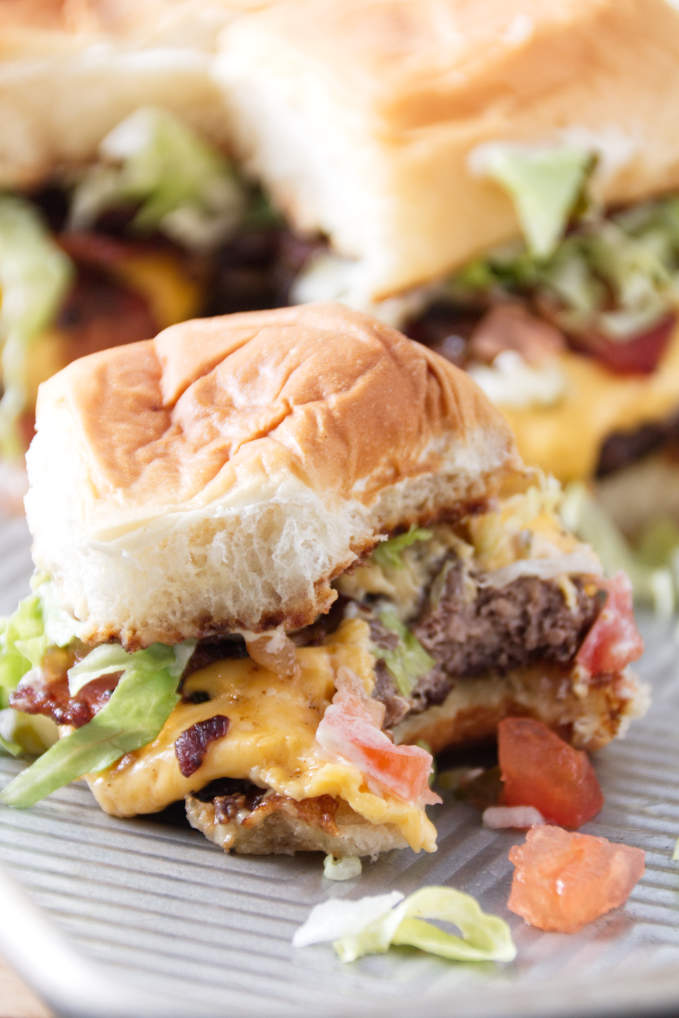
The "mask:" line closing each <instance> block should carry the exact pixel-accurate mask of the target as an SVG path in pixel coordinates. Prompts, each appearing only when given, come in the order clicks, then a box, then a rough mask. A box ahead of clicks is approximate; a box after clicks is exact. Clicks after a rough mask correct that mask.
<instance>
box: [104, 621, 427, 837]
mask: <svg viewBox="0 0 679 1018" xmlns="http://www.w3.org/2000/svg"><path fill="white" fill-rule="evenodd" d="M297 660H298V663H299V673H298V675H297V676H296V677H294V678H288V679H284V680H283V679H280V678H279V677H278V676H276V675H275V674H274V673H273V672H271V671H268V670H267V669H265V668H262V667H260V666H259V665H257V664H255V662H254V661H251V660H250V659H249V658H243V659H238V660H225V661H218V662H216V663H215V664H213V665H210V666H209V667H207V668H204V669H201V671H198V672H194V673H193V674H192V675H191V676H190V677H189V678H188V679H187V680H186V682H185V683H184V687H183V692H184V696H185V697H188V696H190V695H191V694H192V693H197V692H200V693H205V694H207V695H208V696H209V698H210V699H209V700H207V701H205V702H204V703H180V704H178V705H177V707H176V708H175V709H174V711H173V712H172V714H171V715H170V717H169V718H168V720H167V722H166V723H165V725H164V727H163V729H162V731H161V732H160V734H159V735H158V737H157V738H156V739H154V741H153V742H152V743H150V744H149V745H148V746H144V747H143V748H142V749H139V750H136V751H135V752H134V753H128V754H127V755H126V756H124V757H123V758H122V759H121V760H119V761H118V763H117V764H114V765H113V766H112V767H110V768H108V769H107V770H105V771H102V772H101V773H100V774H96V775H92V776H90V777H89V779H88V782H89V785H90V788H91V790H92V792H93V794H94V796H95V798H96V800H97V802H98V803H99V805H100V806H101V808H102V809H104V810H105V811H106V812H107V813H111V814H113V815H114V816H133V815H135V814H137V813H154V812H156V811H158V810H161V809H164V808H165V807H166V806H168V805H169V804H170V803H171V802H175V801H176V800H178V799H183V798H185V797H186V796H187V795H191V794H195V793H196V792H198V791H200V789H201V788H203V787H204V786H205V785H206V784H208V783H209V782H210V781H214V780H215V779H217V778H226V777H228V778H242V779H246V780H249V781H252V782H254V783H255V784H256V785H259V786H261V787H265V788H271V789H273V790H274V791H275V792H279V793H282V794H283V795H289V796H290V797H291V798H293V799H296V800H300V799H308V798H314V797H316V796H320V795H331V796H333V797H335V798H339V799H343V800H344V801H345V802H347V803H348V804H349V805H350V806H351V808H352V809H353V810H354V811H355V812H356V813H358V814H360V815H361V816H362V817H364V818H365V819H366V820H368V821H370V822H371V823H374V824H393V825H394V826H395V827H397V828H398V829H399V830H400V832H401V833H402V834H403V837H404V838H405V840H406V841H407V842H408V844H409V845H410V847H411V848H412V849H413V850H414V851H420V850H422V849H424V850H425V851H428V852H432V851H434V849H435V847H436V844H435V843H436V832H435V830H434V827H433V825H432V824H431V822H430V821H429V820H428V818H427V816H426V814H425V812H424V809H423V808H422V807H419V806H414V805H412V804H410V803H405V802H402V801H401V800H399V799H396V798H393V797H391V796H389V795H387V794H386V793H385V794H384V795H383V796H380V795H376V794H375V793H374V792H371V791H370V790H369V789H368V787H367V786H366V784H365V781H364V778H363V775H362V773H361V772H360V771H359V770H358V768H357V767H355V766H353V765H352V764H349V763H345V762H342V761H328V760H327V759H325V758H324V756H323V754H322V751H321V750H320V747H318V746H317V744H316V741H315V736H316V729H317V727H318V724H319V722H320V720H321V718H322V717H323V714H324V712H325V709H326V707H327V706H328V704H329V703H330V701H331V699H332V697H333V694H334V692H335V676H336V674H337V670H338V668H340V667H342V666H344V667H346V668H349V669H351V670H352V671H353V672H355V674H356V675H358V676H359V677H360V679H361V680H362V682H363V683H364V685H365V688H366V691H367V692H370V691H371V690H372V688H373V685H374V680H375V675H374V658H373V655H372V653H371V650H370V632H369V628H368V625H367V623H366V622H364V621H362V620H359V619H351V620H347V621H345V622H343V623H342V625H341V626H340V627H339V629H338V630H337V632H336V633H334V634H332V636H330V637H329V638H328V640H327V641H326V643H325V644H324V645H323V646H320V647H302V648H299V649H298V650H297ZM215 714H224V715H226V716H227V717H228V718H229V730H228V733H227V735H226V736H225V737H224V738H222V739H220V740H218V741H215V742H213V743H211V744H210V745H209V747H208V749H207V752H206V754H205V758H204V760H203V762H202V764H201V766H200V767H199V768H198V770H197V771H196V772H195V773H194V774H192V775H191V776H190V777H184V776H183V775H182V773H181V771H180V770H179V764H178V762H177V758H176V755H175V749H174V744H175V741H176V739H177V738H178V737H179V735H180V734H181V733H182V732H183V731H185V730H186V729H187V728H190V727H191V725H195V724H196V722H198V721H204V720H206V719H207V718H210V717H213V716H214V715H215Z"/></svg>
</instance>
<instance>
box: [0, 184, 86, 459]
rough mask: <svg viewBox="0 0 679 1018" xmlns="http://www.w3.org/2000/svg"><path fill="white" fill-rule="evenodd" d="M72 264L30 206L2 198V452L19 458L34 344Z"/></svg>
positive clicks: (54, 307) (67, 280)
mask: <svg viewBox="0 0 679 1018" xmlns="http://www.w3.org/2000/svg"><path fill="white" fill-rule="evenodd" d="M72 274H73V269H72V265H71V262H70V260H69V259H68V258H67V256H66V255H65V254H64V252H63V251H62V250H61V249H60V248H59V247H57V245H56V244H55V243H54V241H53V240H52V238H51V237H50V235H49V233H48V231H47V229H46V227H45V226H44V224H43V222H42V220H41V219H40V216H39V215H38V213H37V212H36V211H35V209H34V208H33V207H32V205H30V203H29V202H27V201H24V200H23V199H21V198H15V197H11V196H9V195H0V297H1V300H0V343H1V344H2V386H3V395H2V399H1V400H0V450H1V451H2V455H3V456H4V457H5V458H7V459H12V458H17V457H19V456H21V455H22V454H23V451H24V450H23V440H22V436H21V433H20V431H19V427H18V424H19V417H20V415H21V413H22V412H23V411H24V410H25V408H26V407H27V406H28V404H29V403H30V402H31V400H32V398H33V393H32V392H31V391H30V387H31V383H30V377H29V368H30V348H31V344H32V341H33V340H34V339H35V338H36V337H37V336H38V335H39V333H41V332H42V331H43V330H44V329H45V328H47V326H48V325H49V324H50V323H51V322H52V320H53V319H54V316H55V315H56V313H57V311H58V309H59V306H60V304H61V303H62V301H63V299H64V297H65V295H66V291H67V290H68V287H69V285H70V283H71V279H72Z"/></svg>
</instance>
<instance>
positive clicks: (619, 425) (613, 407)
mask: <svg viewBox="0 0 679 1018" xmlns="http://www.w3.org/2000/svg"><path fill="white" fill-rule="evenodd" d="M558 363H559V366H560V368H561V369H562V371H563V373H564V375H565V378H566V391H565V393H564V395H563V396H562V397H561V399H560V400H559V401H558V402H556V403H554V404H553V405H552V406H548V407H545V406H540V407H534V406H533V407H522V408H509V407H503V406H500V409H501V410H502V411H503V413H504V414H505V416H506V417H507V419H508V420H509V423H510V425H511V427H512V430H513V431H514V435H515V436H516V440H517V442H518V445H519V450H520V452H521V454H522V456H523V458H524V459H525V460H526V462H527V463H530V464H531V465H534V466H538V467H541V468H542V469H543V470H545V471H547V472H548V473H551V474H554V475H555V476H556V477H558V478H559V480H560V481H562V482H564V483H565V482H567V481H584V480H587V479H589V478H590V477H593V475H594V472H595V470H596V466H597V462H598V460H599V453H600V451H601V446H602V444H603V442H604V441H605V439H606V438H608V436H609V435H611V434H612V433H613V432H614V431H633V430H634V429H635V428H639V427H641V425H643V424H647V423H651V422H654V421H662V420H663V419H664V418H666V417H669V416H670V415H671V414H673V413H675V412H676V411H677V410H679V330H677V331H676V332H675V334H674V336H673V338H672V340H671V341H670V343H669V345H668V348H667V350H666V351H665V353H664V355H663V357H662V359H661V361H660V363H659V365H658V367H657V368H656V369H655V371H653V372H652V374H649V375H618V374H615V373H614V372H612V371H609V370H608V369H606V368H605V367H602V365H600V364H598V363H597V362H596V361H595V360H593V359H591V358H588V357H584V356H582V354H576V353H564V354H561V355H560V357H559V359H558Z"/></svg>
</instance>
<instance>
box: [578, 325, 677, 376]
mask: <svg viewBox="0 0 679 1018" xmlns="http://www.w3.org/2000/svg"><path fill="white" fill-rule="evenodd" d="M676 321H677V316H676V314H674V313H671V314H668V315H665V316H664V317H663V318H661V319H660V320H659V321H657V322H655V323H654V324H653V325H652V326H651V327H650V328H647V329H644V330H642V331H641V332H637V333H634V334H632V335H629V336H625V337H624V338H623V339H611V338H610V337H608V336H605V335H604V334H603V333H601V332H598V331H596V330H591V331H590V332H587V333H582V334H580V335H574V334H572V333H571V334H570V339H571V342H572V345H573V346H575V347H576V348H578V349H580V350H584V351H585V353H589V354H591V355H592V356H593V357H594V358H596V360H598V361H599V362H600V363H601V364H603V365H605V366H606V367H607V368H609V369H610V370H611V371H616V372H618V373H619V374H637V375H646V374H650V373H651V372H652V371H655V369H656V367H657V366H658V362H659V361H660V358H661V357H662V356H663V354H664V353H665V350H666V349H667V347H668V344H669V342H670V339H671V338H672V334H673V332H674V328H675V325H676Z"/></svg>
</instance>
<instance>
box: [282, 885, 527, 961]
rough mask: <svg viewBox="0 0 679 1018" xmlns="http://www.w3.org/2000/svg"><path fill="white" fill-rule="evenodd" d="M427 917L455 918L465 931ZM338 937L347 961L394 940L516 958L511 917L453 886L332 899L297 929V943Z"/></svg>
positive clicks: (460, 957)
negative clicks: (489, 910) (482, 905)
mask: <svg viewBox="0 0 679 1018" xmlns="http://www.w3.org/2000/svg"><path fill="white" fill-rule="evenodd" d="M426 919H435V920H437V921H443V922H447V923H452V924H453V925H454V926H456V927H457V928H458V929H459V930H460V932H461V934H462V936H458V935H457V934H454V933H450V932H448V931H446V930H443V929H441V928H440V927H438V926H434V925H433V924H432V923H430V922H426V921H425V920H426ZM328 940H332V941H334V948H335V951H336V952H337V954H338V955H339V957H340V958H341V960H342V961H344V962H350V961H355V960H356V959H357V958H360V957H362V956H363V955H365V954H383V953H385V952H386V951H388V950H389V948H390V947H391V946H392V945H400V946H405V947H415V948H417V949H418V950H420V951H426V952H427V953H429V954H436V955H438V956H439V957H442V958H447V959H449V960H451V961H502V962H509V961H513V959H514V958H515V957H516V948H515V947H514V943H513V941H512V937H511V933H510V931H509V927H508V926H507V923H505V922H504V920H503V919H500V918H499V917H498V916H492V915H487V914H486V913H485V912H482V910H481V908H480V907H479V904H478V902H477V901H476V900H475V899H474V898H472V897H471V895H468V894H463V892H462V891H457V890H455V889H454V888H452V887H423V888H421V889H420V890H419V891H415V892H414V893H413V894H411V895H409V896H408V897H407V898H404V897H403V895H402V894H400V892H398V891H392V892H391V893H390V894H387V895H378V896H376V897H371V898H370V897H369V898H360V899H359V900H357V901H337V900H332V901H326V902H323V903H322V904H321V905H317V906H316V908H314V909H313V910H312V912H311V914H310V916H309V918H308V919H307V921H306V923H304V925H303V926H301V927H300V928H299V929H298V930H297V931H296V933H295V936H294V938H293V944H294V946H295V947H305V946H307V945H308V944H314V943H320V942H323V941H328Z"/></svg>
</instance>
